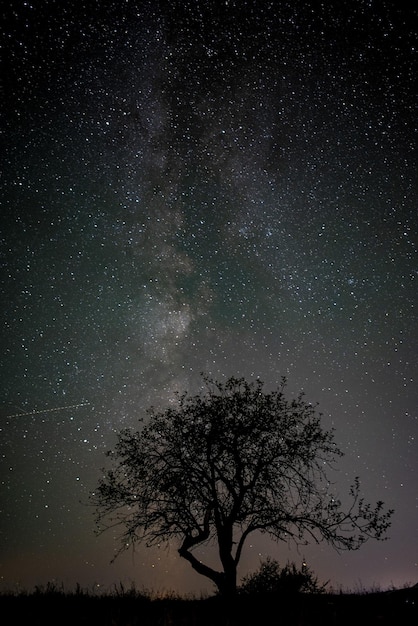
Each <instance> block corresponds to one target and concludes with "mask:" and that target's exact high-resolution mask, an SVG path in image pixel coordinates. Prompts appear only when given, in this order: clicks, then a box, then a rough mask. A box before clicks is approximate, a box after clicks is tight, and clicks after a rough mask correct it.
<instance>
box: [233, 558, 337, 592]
mask: <svg viewBox="0 0 418 626" xmlns="http://www.w3.org/2000/svg"><path fill="white" fill-rule="evenodd" d="M326 585H327V583H324V584H320V583H319V581H318V578H317V576H315V575H314V574H313V572H312V571H311V570H310V569H309V567H308V566H307V565H306V563H303V564H302V567H301V568H300V569H298V568H297V567H296V565H295V563H287V565H285V567H283V568H281V567H280V565H279V563H278V561H276V560H274V559H271V558H270V557H268V558H267V559H266V560H265V561H262V562H261V564H260V567H259V569H258V570H257V571H256V572H255V573H253V574H248V575H247V576H245V577H244V578H243V581H242V583H241V585H240V587H239V592H240V593H241V594H260V593H275V594H276V593H277V594H283V595H284V594H295V593H300V592H305V593H306V592H308V593H323V592H324V591H325V587H326Z"/></svg>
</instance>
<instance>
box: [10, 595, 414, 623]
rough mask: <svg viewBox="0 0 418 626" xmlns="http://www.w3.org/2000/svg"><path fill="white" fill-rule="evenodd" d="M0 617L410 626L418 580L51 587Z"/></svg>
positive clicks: (17, 601) (21, 599)
mask: <svg viewBox="0 0 418 626" xmlns="http://www.w3.org/2000/svg"><path fill="white" fill-rule="evenodd" d="M0 622H1V623H2V624H4V625H5V626H6V625H7V626H8V625H9V624H10V625H12V624H13V625H14V624H18V625H19V626H26V625H27V626H52V625H54V626H56V625H59V626H87V625H88V626H95V625H96V624H97V626H99V625H100V626H352V625H353V624H367V625H368V626H375V625H376V626H393V624H398V625H399V626H409V625H411V626H412V625H415V624H418V585H415V586H414V587H408V588H405V589H399V590H396V589H393V590H391V591H380V592H364V593H354V594H349V593H340V594H332V593H325V594H318V595H314V594H297V595H294V596H291V597H286V598H280V597H278V596H277V595H269V594H266V595H257V596H245V597H244V596H238V597H237V598H236V599H235V600H234V601H232V602H229V603H226V602H224V601H222V600H221V598H219V597H209V598H201V599H184V598H183V599H182V598H178V597H166V598H152V597H151V596H150V594H147V593H145V592H144V593H141V592H138V591H136V590H135V589H130V590H123V589H122V590H120V589H119V590H115V592H114V593H110V594H107V595H95V594H90V593H87V592H85V591H83V590H81V589H77V590H76V591H75V592H71V593H68V592H65V591H64V590H63V589H59V588H55V587H53V586H47V588H45V589H36V590H35V591H34V592H31V593H26V592H25V593H3V594H1V595H0Z"/></svg>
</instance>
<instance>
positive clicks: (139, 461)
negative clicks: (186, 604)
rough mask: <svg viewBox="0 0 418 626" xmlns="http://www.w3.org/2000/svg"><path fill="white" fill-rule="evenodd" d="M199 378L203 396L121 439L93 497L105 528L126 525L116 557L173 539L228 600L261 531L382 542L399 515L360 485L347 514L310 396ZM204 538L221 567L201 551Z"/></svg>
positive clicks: (154, 415)
mask: <svg viewBox="0 0 418 626" xmlns="http://www.w3.org/2000/svg"><path fill="white" fill-rule="evenodd" d="M204 382H205V388H204V391H202V393H201V394H198V395H195V396H191V395H188V394H187V393H184V394H183V395H179V396H178V398H177V403H176V405H175V406H170V407H168V408H167V409H165V410H163V411H155V410H153V409H150V411H149V416H148V419H147V420H146V421H145V420H142V427H141V429H140V430H139V431H138V432H133V431H131V430H122V431H121V432H120V433H119V435H118V442H117V445H116V447H115V450H114V451H111V452H109V453H108V456H109V457H110V460H111V462H112V469H110V470H107V471H106V473H105V474H104V477H103V478H102V480H101V481H100V483H99V485H98V488H97V490H96V491H95V492H94V493H93V494H92V495H91V501H92V503H93V504H94V506H95V507H96V512H97V523H98V530H99V532H102V531H103V530H105V529H106V528H109V526H111V527H113V526H120V527H121V528H122V532H121V537H120V538H121V549H120V550H123V549H125V548H127V547H129V546H131V545H132V544H134V543H135V542H141V541H143V542H145V543H146V545H149V546H150V545H155V544H161V543H166V542H170V541H172V540H177V542H178V545H179V548H178V552H179V554H180V556H181V557H183V558H184V559H186V560H187V561H189V563H190V564H191V566H192V567H193V568H194V570H195V571H196V572H198V573H199V574H201V575H203V576H206V577H207V578H209V579H210V580H211V581H213V583H214V584H215V585H216V587H217V588H218V591H219V592H220V593H221V594H223V595H225V596H229V595H233V594H234V593H235V592H236V588H237V566H238V563H239V561H240V558H241V554H242V550H243V547H244V544H245V542H246V540H247V538H248V537H249V535H250V534H251V533H254V532H255V531H259V532H261V533H266V534H268V535H269V536H270V537H271V538H272V539H274V540H277V541H279V540H285V541H287V540H288V539H289V538H292V539H294V540H295V541H296V542H297V543H308V542H310V541H315V542H319V541H321V540H325V541H326V542H328V543H329V544H331V545H332V546H334V547H335V548H336V549H337V550H356V549H358V548H359V547H360V546H361V545H362V544H363V543H364V542H365V541H367V540H368V539H369V538H375V539H383V538H384V535H385V533H386V531H387V529H388V527H389V526H390V521H389V520H390V517H391V515H392V513H393V511H391V510H389V511H386V512H385V511H384V510H383V503H382V502H380V501H379V502H377V504H376V505H374V506H371V505H370V504H366V503H365V501H364V499H363V498H362V497H361V496H360V489H359V480H358V478H356V479H355V480H354V484H353V486H352V487H351V490H350V496H351V497H350V505H349V506H348V508H347V509H344V507H343V505H342V503H341V501H340V500H339V499H338V498H337V497H335V496H334V495H333V494H332V493H331V488H330V481H329V479H328V477H327V473H326V472H327V470H328V469H330V468H332V467H333V463H334V461H335V459H336V458H337V457H339V456H342V452H341V451H340V449H339V448H338V447H337V446H336V444H335V443H334V433H333V431H332V430H325V429H324V428H323V427H322V426H321V414H320V413H318V412H317V407H316V406H313V405H311V404H310V403H308V402H306V401H305V399H304V395H303V394H300V395H299V396H298V397H296V398H293V399H291V400H287V399H286V397H285V394H284V391H285V386H286V381H285V379H282V382H281V385H280V386H279V387H278V389H277V390H275V391H273V392H270V393H267V392H265V391H264V384H263V383H262V382H261V381H260V380H257V381H256V382H251V383H249V382H246V381H245V380H244V379H242V378H240V379H238V378H234V377H232V378H229V379H228V380H227V381H226V382H224V383H222V382H218V381H214V380H211V379H208V378H206V377H204ZM209 543H214V544H216V547H217V552H218V555H219V563H220V568H219V571H218V570H215V569H214V568H213V567H210V566H209V565H206V564H205V563H203V562H202V561H201V560H200V558H198V556H197V555H196V549H197V548H198V547H199V546H203V545H204V544H209Z"/></svg>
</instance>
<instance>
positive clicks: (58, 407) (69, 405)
mask: <svg viewBox="0 0 418 626" xmlns="http://www.w3.org/2000/svg"><path fill="white" fill-rule="evenodd" d="M88 404H90V402H81V403H80V404H67V405H65V406H57V407H55V408H54V409H39V410H35V411H28V412H27V413H13V415H7V416H6V417H24V416H25V415H38V414H39V413H53V412H54V411H64V410H65V409H78V408H79V407H81V406H87V405H88Z"/></svg>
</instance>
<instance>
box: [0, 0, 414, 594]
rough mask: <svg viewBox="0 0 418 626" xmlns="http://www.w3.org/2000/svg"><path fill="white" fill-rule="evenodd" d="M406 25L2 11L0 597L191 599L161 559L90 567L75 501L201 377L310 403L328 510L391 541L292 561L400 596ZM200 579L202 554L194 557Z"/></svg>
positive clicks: (410, 214)
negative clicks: (120, 594) (123, 593)
mask: <svg viewBox="0 0 418 626" xmlns="http://www.w3.org/2000/svg"><path fill="white" fill-rule="evenodd" d="M417 16H418V13H417V9H416V8H415V5H414V3H411V6H410V8H407V7H406V4H404V3H403V2H397V1H396V0H393V1H392V2H389V1H385V0H352V1H350V2H339V1H337V0H331V1H329V2H327V1H326V0H323V1H322V2H314V1H309V0H308V1H306V2H298V1H294V0H292V1H290V0H289V1H288V2H278V1H276V2H273V1H271V2H268V1H266V0H258V1H255V0H254V1H251V0H241V1H239V0H230V1H227V0H225V1H224V2H217V1H209V0H182V1H181V2H177V1H173V2H168V1H166V2H158V1H157V0H155V1H152V2H151V1H149V2H148V1H144V2H138V1H135V0H119V1H116V0H115V1H114V2H109V1H106V0H96V1H94V0H92V1H90V2H88V1H87V0H68V1H66V0H63V1H62V0H43V1H42V0H39V1H37V0H32V1H31V0H27V1H23V0H11V1H9V2H6V3H5V6H4V7H3V9H2V39H3V44H4V45H3V53H2V58H3V64H2V65H3V69H2V74H3V91H2V102H3V107H2V109H3V112H2V122H1V124H2V127H3V131H4V132H3V144H2V145H3V147H2V170H3V173H2V182H1V292H0V298H1V303H2V306H1V314H2V321H1V355H0V362H1V369H0V380H1V394H0V430H1V433H0V464H1V465H0V478H1V491H0V508H1V513H0V533H1V548H0V586H1V587H2V588H7V589H15V588H16V586H19V585H20V587H24V588H26V589H31V588H32V587H33V586H34V585H42V584H45V583H46V582H47V581H57V582H58V583H60V582H63V583H64V584H65V586H66V587H70V588H71V587H75V585H76V583H77V582H78V583H80V584H81V585H82V586H83V587H86V588H89V589H92V588H94V587H95V585H98V586H100V588H101V589H110V588H111V587H112V585H114V584H118V583H119V582H120V581H122V582H123V583H124V584H127V583H129V582H130V581H135V583H136V585H137V586H138V587H141V586H145V587H146V588H148V589H153V590H155V591H159V592H164V590H165V591H167V590H174V591H178V592H180V593H187V592H192V593H198V592H199V591H200V590H209V591H212V590H213V588H212V586H211V585H210V583H209V582H208V583H207V582H206V579H204V578H202V577H199V576H198V575H197V574H196V573H194V572H193V571H192V570H191V568H190V566H189V564H188V563H186V562H185V561H182V560H181V559H180V558H179V557H178V556H177V548H176V545H172V546H171V548H170V549H169V550H166V549H164V548H161V549H160V550H157V549H153V550H150V549H147V548H145V547H142V546H138V547H137V549H136V552H135V554H132V553H131V552H129V553H126V554H124V555H122V556H121V557H119V558H118V559H117V560H116V562H115V563H114V564H110V561H111V559H112V557H113V554H114V550H115V549H116V548H117V544H116V542H115V540H114V533H112V532H109V533H107V534H104V535H102V536H100V537H96V536H95V534H94V519H93V511H92V509H91V507H89V506H88V494H89V492H90V491H91V490H92V489H93V488H94V487H95V485H96V484H97V482H98V480H99V478H100V476H101V468H102V467H103V466H104V465H105V464H106V458H105V451H106V450H108V449H109V448H112V447H113V445H114V443H115V440H116V436H115V433H116V432H117V431H118V430H119V429H121V428H123V427H127V426H132V427H136V426H137V425H138V418H139V417H141V416H143V415H144V411H145V409H146V408H147V407H149V406H150V405H154V406H157V407H165V406H167V404H168V403H170V402H172V401H173V398H174V393H175V391H176V390H180V391H184V390H189V391H191V392H192V393H195V392H197V391H198V390H199V389H200V387H201V382H202V381H201V376H200V373H201V372H206V373H208V374H209V375H212V376H214V377H215V378H218V379H224V377H227V376H231V375H235V376H245V377H247V378H248V379H252V380H253V379H255V378H256V377H260V378H261V379H262V380H263V381H264V382H265V384H266V386H267V388H269V389H272V388H275V387H276V386H277V385H278V383H279V382H280V378H281V376H282V375H284V376H287V377H288V390H289V394H290V395H292V394H294V393H297V392H298V391H300V390H302V389H303V390H304V391H305V393H306V398H307V400H310V401H312V402H319V407H320V410H321V411H322V413H323V414H324V417H323V419H324V425H325V426H326V427H331V426H332V427H334V428H335V438H336V441H337V442H338V443H339V444H340V446H341V448H342V450H343V451H344V453H345V456H344V457H343V458H342V460H341V461H340V463H339V466H338V468H339V471H337V472H336V473H335V475H334V476H333V480H335V483H336V485H335V489H336V491H337V492H338V493H339V494H340V495H341V496H344V494H345V493H347V492H348V487H349V485H350V484H351V481H352V479H353V478H354V477H355V476H356V475H359V476H360V478H361V481H362V492H363V493H364V495H365V497H366V499H367V500H370V501H372V502H375V501H376V500H379V499H382V500H384V501H385V503H386V504H387V506H389V507H391V508H392V507H393V508H394V509H395V515H394V518H393V524H392V528H391V529H390V532H389V537H390V538H389V540H388V541H386V542H383V543H382V542H374V543H368V544H366V546H365V547H363V548H362V549H361V550H360V551H359V552H354V553H344V554H342V555H338V554H337V553H335V552H334V551H333V550H332V549H331V548H329V547H327V546H326V545H320V546H313V547H307V548H303V549H301V551H300V554H298V553H297V552H296V551H295V550H294V549H293V548H292V546H291V545H287V544H286V543H282V544H279V545H278V544H272V543H270V542H269V541H268V540H267V539H266V538H262V537H257V536H254V537H253V538H252V541H250V542H249V544H247V550H246V551H245V553H244V556H243V560H242V568H241V570H240V575H241V576H242V575H245V574H246V573H248V572H249V571H253V570H255V569H256V568H257V567H258V565H259V562H260V558H266V556H268V555H270V556H272V557H273V558H275V559H277V560H279V562H280V563H281V564H283V565H285V564H286V562H287V561H288V560H289V559H290V560H295V561H296V563H297V564H298V565H299V564H300V563H301V561H302V558H305V559H306V560H307V562H308V565H309V566H310V567H311V569H312V570H313V571H314V572H315V573H317V574H318V576H319V578H320V580H322V581H324V580H328V579H330V581H331V584H332V585H333V586H334V587H335V588H339V587H343V588H344V589H355V588H359V587H366V588H370V587H371V586H380V587H382V588H386V587H388V586H390V585H392V584H393V585H395V586H402V585H403V584H405V583H416V582H418V547H417V546H418V493H417V485H418V413H417V407H418V385H417V380H418V360H417V348H418V344H417V339H418V336H417V335H418V333H417V329H418V324H417V321H418V320H417V313H416V307H417V301H418V290H417V278H418V277H417V270H418V258H417V239H418V236H417V226H418V211H417V199H418V176H417V172H418V170H417V154H416V142H417V125H416V122H417V111H416V104H417V82H416V76H417V75H418V64H417V39H418V37H417V32H418V29H417V25H418V20H417ZM205 556H206V557H208V558H211V555H210V554H206V555H205Z"/></svg>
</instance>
